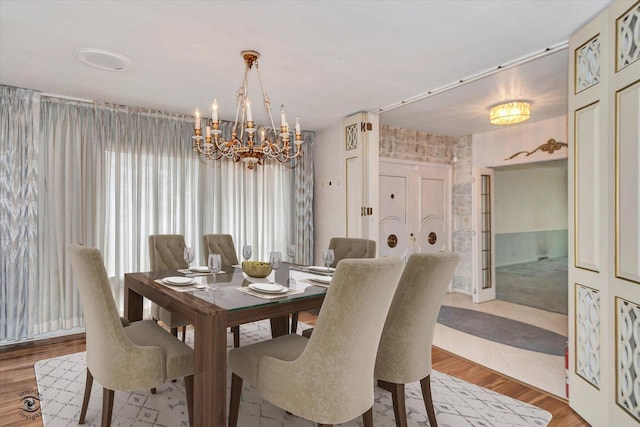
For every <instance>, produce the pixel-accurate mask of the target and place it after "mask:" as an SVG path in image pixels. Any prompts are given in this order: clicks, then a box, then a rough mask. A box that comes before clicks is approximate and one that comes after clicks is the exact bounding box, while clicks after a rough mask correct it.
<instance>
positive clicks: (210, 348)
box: [193, 310, 227, 427]
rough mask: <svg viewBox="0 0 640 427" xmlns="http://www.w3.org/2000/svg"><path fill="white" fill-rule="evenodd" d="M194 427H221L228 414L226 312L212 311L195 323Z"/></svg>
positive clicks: (197, 318) (198, 318)
mask: <svg viewBox="0 0 640 427" xmlns="http://www.w3.org/2000/svg"><path fill="white" fill-rule="evenodd" d="M193 326H194V329H195V339H194V357H195V366H194V375H193V387H194V390H193V419H194V426H214V427H224V426H225V425H226V417H227V413H226V410H227V407H226V401H227V314H226V311H224V310H220V311H213V312H211V313H207V314H206V315H205V314H202V315H198V316H197V317H196V321H195V322H194V325H193Z"/></svg>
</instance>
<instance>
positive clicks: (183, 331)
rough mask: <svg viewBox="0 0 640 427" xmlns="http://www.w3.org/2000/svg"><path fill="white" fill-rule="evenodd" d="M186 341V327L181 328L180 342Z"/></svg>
mask: <svg viewBox="0 0 640 427" xmlns="http://www.w3.org/2000/svg"><path fill="white" fill-rule="evenodd" d="M186 340H187V325H184V326H183V327H182V342H186Z"/></svg>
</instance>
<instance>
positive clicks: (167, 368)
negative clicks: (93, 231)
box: [69, 244, 194, 427]
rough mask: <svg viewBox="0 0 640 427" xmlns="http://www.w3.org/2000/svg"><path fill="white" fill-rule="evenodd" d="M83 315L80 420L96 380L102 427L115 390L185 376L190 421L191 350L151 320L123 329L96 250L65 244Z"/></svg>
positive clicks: (145, 386) (108, 417) (150, 385)
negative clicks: (84, 345) (84, 376)
mask: <svg viewBox="0 0 640 427" xmlns="http://www.w3.org/2000/svg"><path fill="white" fill-rule="evenodd" d="M69 256H70V258H71V268H72V271H73V274H74V278H75V281H76V284H77V286H78V291H79V294H80V302H81V304H82V311H83V313H84V322H85V328H86V340H87V355H86V358H87V359H86V360H87V381H86V385H85V391H84V399H83V402H82V409H81V411H80V419H79V421H78V422H79V423H80V424H84V422H85V417H86V414H87V406H88V404H89V398H90V396H91V386H92V384H93V379H94V378H95V379H96V380H97V381H98V383H99V384H100V385H101V386H102V387H103V398H102V426H103V427H106V426H109V425H110V424H111V413H112V410H113V398H114V391H115V390H126V391H131V390H143V389H149V388H154V387H157V386H159V385H162V384H164V383H165V382H166V381H167V380H170V379H174V378H179V377H184V379H185V388H186V395H187V407H188V411H189V421H191V419H192V397H193V366H194V360H193V350H192V349H191V348H190V347H189V346H187V345H186V344H184V343H182V342H180V341H178V340H177V339H176V338H174V337H173V336H171V335H169V334H168V333H167V332H166V331H165V330H164V329H162V328H161V327H160V326H158V325H157V324H156V323H155V322H153V321H152V320H144V321H140V322H133V323H131V324H129V325H128V326H127V327H126V328H124V327H123V325H122V323H121V322H120V317H119V316H118V311H117V309H116V303H115V301H114V299H113V294H112V293H111V287H110V286H109V278H108V277H107V272H106V270H105V268H104V261H103V259H102V255H100V251H98V250H97V249H95V248H89V247H85V246H81V245H78V244H72V245H70V246H69Z"/></svg>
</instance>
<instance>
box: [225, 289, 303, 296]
mask: <svg viewBox="0 0 640 427" xmlns="http://www.w3.org/2000/svg"><path fill="white" fill-rule="evenodd" d="M236 289H237V290H239V291H240V292H243V293H245V294H249V295H253V296H254V297H258V298H262V299H275V298H282V297H289V296H291V295H297V294H301V293H303V292H304V291H299V290H296V289H289V290H288V291H287V292H283V293H281V294H267V293H264V292H257V291H254V290H253V289H249V288H247V287H241V288H236Z"/></svg>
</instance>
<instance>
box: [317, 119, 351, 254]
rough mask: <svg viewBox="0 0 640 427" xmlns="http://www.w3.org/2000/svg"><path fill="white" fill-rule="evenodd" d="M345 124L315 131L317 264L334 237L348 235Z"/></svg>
mask: <svg viewBox="0 0 640 427" xmlns="http://www.w3.org/2000/svg"><path fill="white" fill-rule="evenodd" d="M342 132H343V129H342V124H341V123H338V124H337V125H336V126H335V127H331V128H327V129H323V130H320V131H316V132H315V142H314V151H313V155H314V170H315V179H314V200H313V211H314V215H313V217H314V242H315V261H314V264H321V263H322V249H323V248H326V247H327V246H328V245H329V240H330V239H331V237H334V236H346V233H347V229H346V221H345V212H346V209H347V208H346V187H345V177H344V164H343V154H342V146H341V144H342Z"/></svg>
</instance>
